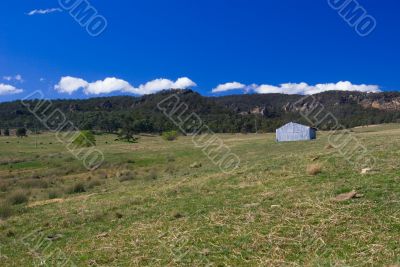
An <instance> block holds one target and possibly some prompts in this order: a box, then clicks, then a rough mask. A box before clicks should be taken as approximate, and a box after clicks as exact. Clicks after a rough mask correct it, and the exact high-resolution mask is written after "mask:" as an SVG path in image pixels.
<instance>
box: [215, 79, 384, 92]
mask: <svg viewBox="0 0 400 267" xmlns="http://www.w3.org/2000/svg"><path fill="white" fill-rule="evenodd" d="M220 86H224V85H220ZM221 88H222V89H221V90H220V91H219V92H224V91H228V90H235V89H244V90H245V91H249V92H256V93H259V94H273V93H277V94H288V95H293V94H299V95H313V94H318V93H322V92H326V91H358V92H380V91H381V90H380V89H379V86H378V85H366V84H360V85H357V84H352V83H351V82H349V81H341V82H338V83H324V84H316V85H309V84H307V83H304V82H302V83H284V84H281V85H279V86H275V85H269V84H262V85H257V84H252V85H249V86H245V87H243V88H234V86H232V89H230V87H229V86H226V87H225V88H224V87H221ZM226 88H228V89H226ZM216 89H218V87H217V88H216ZM216 89H214V90H213V92H214V93H215V92H216ZM223 89H225V90H223ZM222 90H223V91H222Z"/></svg>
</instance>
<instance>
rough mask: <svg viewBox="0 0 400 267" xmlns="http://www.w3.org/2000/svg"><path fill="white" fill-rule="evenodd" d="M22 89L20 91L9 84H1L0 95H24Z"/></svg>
mask: <svg viewBox="0 0 400 267" xmlns="http://www.w3.org/2000/svg"><path fill="white" fill-rule="evenodd" d="M22 92H23V90H22V89H18V88H16V87H14V86H12V85H9V84H3V83H0V95H14V94H19V93H22Z"/></svg>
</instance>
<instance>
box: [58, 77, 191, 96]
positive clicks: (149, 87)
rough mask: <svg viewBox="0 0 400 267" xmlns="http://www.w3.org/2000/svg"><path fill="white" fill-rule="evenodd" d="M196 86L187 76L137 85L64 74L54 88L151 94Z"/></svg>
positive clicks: (94, 93)
mask: <svg viewBox="0 0 400 267" xmlns="http://www.w3.org/2000/svg"><path fill="white" fill-rule="evenodd" d="M194 86H196V83H195V82H193V81H192V80H190V79H189V78H187V77H182V78H179V79H177V80H176V81H171V80H168V79H156V80H153V81H149V82H147V83H145V84H141V85H139V86H138V87H134V86H132V85H131V84H130V83H129V82H127V81H125V80H122V79H117V78H115V77H109V78H105V79H104V80H98V81H95V82H90V83H89V82H87V81H85V80H83V79H81V78H76V77H71V76H66V77H62V78H61V80H60V81H59V83H58V84H56V85H55V86H54V89H55V90H56V91H58V92H59V93H67V94H72V93H74V92H76V91H78V90H80V89H82V90H83V92H84V93H85V94H86V95H99V94H109V93H113V92H124V93H132V94H136V95H147V94H153V93H156V92H159V91H162V90H168V89H174V88H175V89H187V88H191V87H194Z"/></svg>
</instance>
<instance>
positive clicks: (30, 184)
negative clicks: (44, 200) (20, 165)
mask: <svg viewBox="0 0 400 267" xmlns="http://www.w3.org/2000/svg"><path fill="white" fill-rule="evenodd" d="M21 187H23V188H48V187H49V184H48V183H47V182H46V181H43V180H39V179H26V180H23V181H21Z"/></svg>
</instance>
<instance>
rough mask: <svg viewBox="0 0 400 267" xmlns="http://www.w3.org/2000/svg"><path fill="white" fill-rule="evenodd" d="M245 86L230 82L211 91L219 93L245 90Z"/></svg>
mask: <svg viewBox="0 0 400 267" xmlns="http://www.w3.org/2000/svg"><path fill="white" fill-rule="evenodd" d="M245 88H246V85H244V84H242V83H238V82H230V83H224V84H220V85H218V86H217V87H216V88H214V89H212V92H213V93H221V92H226V91H230V90H238V89H245Z"/></svg>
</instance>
